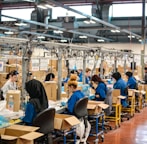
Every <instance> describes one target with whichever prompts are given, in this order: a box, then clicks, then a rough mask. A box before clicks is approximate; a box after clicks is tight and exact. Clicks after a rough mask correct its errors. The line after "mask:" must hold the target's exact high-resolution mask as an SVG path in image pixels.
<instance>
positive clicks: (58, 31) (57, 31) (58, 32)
mask: <svg viewBox="0 0 147 144" xmlns="http://www.w3.org/2000/svg"><path fill="white" fill-rule="evenodd" d="M54 33H56V34H61V33H63V31H60V30H54Z"/></svg>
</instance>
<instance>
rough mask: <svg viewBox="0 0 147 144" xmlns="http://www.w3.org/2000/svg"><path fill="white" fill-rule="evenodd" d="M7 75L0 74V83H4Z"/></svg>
mask: <svg viewBox="0 0 147 144" xmlns="http://www.w3.org/2000/svg"><path fill="white" fill-rule="evenodd" d="M7 74H8V73H0V81H6V76H7Z"/></svg>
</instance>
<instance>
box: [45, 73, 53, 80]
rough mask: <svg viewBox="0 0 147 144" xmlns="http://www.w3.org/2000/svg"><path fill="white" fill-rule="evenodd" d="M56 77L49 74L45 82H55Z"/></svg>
mask: <svg viewBox="0 0 147 144" xmlns="http://www.w3.org/2000/svg"><path fill="white" fill-rule="evenodd" d="M54 79H55V75H54V74H53V73H49V74H47V75H46V77H45V81H54Z"/></svg>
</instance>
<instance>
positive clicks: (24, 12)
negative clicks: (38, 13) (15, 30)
mask: <svg viewBox="0 0 147 144" xmlns="http://www.w3.org/2000/svg"><path fill="white" fill-rule="evenodd" d="M33 10H34V9H33V8H31V9H12V10H2V14H3V15H7V16H12V17H16V18H21V19H25V20H30V19H31V13H32V11H33ZM1 21H15V19H10V18H7V17H2V18H1Z"/></svg>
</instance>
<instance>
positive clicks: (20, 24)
mask: <svg viewBox="0 0 147 144" xmlns="http://www.w3.org/2000/svg"><path fill="white" fill-rule="evenodd" d="M15 25H16V26H26V25H27V24H26V23H15Z"/></svg>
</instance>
